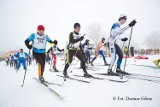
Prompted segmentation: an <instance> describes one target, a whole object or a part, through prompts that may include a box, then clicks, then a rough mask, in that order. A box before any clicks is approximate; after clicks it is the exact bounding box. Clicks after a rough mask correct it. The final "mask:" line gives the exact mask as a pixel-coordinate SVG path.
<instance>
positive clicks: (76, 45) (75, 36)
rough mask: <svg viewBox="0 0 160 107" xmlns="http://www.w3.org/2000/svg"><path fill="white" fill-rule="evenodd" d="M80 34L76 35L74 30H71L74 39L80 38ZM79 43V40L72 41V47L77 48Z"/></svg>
mask: <svg viewBox="0 0 160 107" xmlns="http://www.w3.org/2000/svg"><path fill="white" fill-rule="evenodd" d="M80 36H81V35H80V34H79V35H77V34H75V33H74V32H73V37H74V39H79V38H80ZM79 45H80V41H79V42H77V43H74V44H73V47H74V48H78V47H79Z"/></svg>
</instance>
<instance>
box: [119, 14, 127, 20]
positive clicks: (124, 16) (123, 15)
mask: <svg viewBox="0 0 160 107" xmlns="http://www.w3.org/2000/svg"><path fill="white" fill-rule="evenodd" d="M121 19H125V20H127V15H125V14H121V15H120V16H119V21H120V20H121Z"/></svg>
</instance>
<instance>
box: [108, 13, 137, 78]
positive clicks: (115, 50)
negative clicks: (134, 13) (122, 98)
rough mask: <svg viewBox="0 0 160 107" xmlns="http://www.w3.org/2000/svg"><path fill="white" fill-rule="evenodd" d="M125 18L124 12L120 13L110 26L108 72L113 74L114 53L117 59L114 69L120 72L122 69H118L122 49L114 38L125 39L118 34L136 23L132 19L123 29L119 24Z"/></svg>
mask: <svg viewBox="0 0 160 107" xmlns="http://www.w3.org/2000/svg"><path fill="white" fill-rule="evenodd" d="M126 20H127V16H126V15H125V14H121V15H120V16H119V20H118V22H117V23H114V24H113V26H112V28H111V32H110V38H109V49H110V53H111V60H110V66H109V68H108V74H111V75H112V74H113V75H114V74H115V73H114V72H113V71H112V67H113V65H114V62H115V60H116V54H117V55H118V57H119V58H118V61H117V69H116V73H122V70H121V69H120V67H121V63H122V59H123V52H122V49H121V48H120V47H119V46H118V45H117V44H116V40H117V39H121V40H122V41H124V42H125V41H127V40H128V38H126V37H125V38H121V37H120V35H121V34H122V33H124V32H125V31H126V30H127V29H128V28H129V27H132V26H134V25H135V24H136V21H135V20H133V21H132V22H131V23H130V24H129V25H127V26H126V27H124V28H123V29H121V27H120V26H121V25H123V24H124V23H125V22H126Z"/></svg>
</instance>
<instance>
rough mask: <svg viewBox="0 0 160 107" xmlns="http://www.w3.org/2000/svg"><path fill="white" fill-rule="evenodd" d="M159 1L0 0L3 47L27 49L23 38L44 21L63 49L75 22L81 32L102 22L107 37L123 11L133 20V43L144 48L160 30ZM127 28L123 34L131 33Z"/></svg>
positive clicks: (52, 37) (1, 43)
mask: <svg viewBox="0 0 160 107" xmlns="http://www.w3.org/2000/svg"><path fill="white" fill-rule="evenodd" d="M159 11H160V0H0V31H1V34H0V37H1V42H0V50H1V51H6V50H14V49H19V48H24V49H26V47H25V45H24V40H25V39H26V38H27V37H28V36H29V35H30V34H31V33H35V32H36V31H37V26H38V25H39V24H43V25H44V26H45V28H46V30H45V33H46V34H48V35H49V36H50V38H51V39H52V40H54V39H57V40H58V41H59V43H58V45H59V47H61V48H63V47H64V46H65V44H66V42H67V41H68V35H69V33H70V32H71V31H73V24H74V23H75V22H79V23H80V24H81V26H82V29H81V33H82V34H84V33H85V32H86V28H87V26H88V25H89V24H91V23H94V22H97V23H101V24H102V25H103V26H104V28H105V30H106V31H107V32H106V35H105V36H106V37H107V36H109V32H110V29H111V26H112V24H113V23H115V22H117V20H118V17H119V15H120V14H122V13H124V14H126V15H127V17H128V19H127V22H126V24H128V23H129V22H130V21H132V20H133V19H136V20H137V25H136V26H135V27H134V30H133V42H135V43H136V44H138V45H139V46H140V47H145V44H144V42H143V41H144V38H145V37H146V36H147V35H148V34H150V33H152V32H155V31H160V27H159V25H160V21H159V20H160V14H159ZM129 32H130V30H128V31H127V32H126V33H125V34H124V35H129Z"/></svg>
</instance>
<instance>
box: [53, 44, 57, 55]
mask: <svg viewBox="0 0 160 107" xmlns="http://www.w3.org/2000/svg"><path fill="white" fill-rule="evenodd" d="M52 51H53V52H52V53H53V54H57V53H58V49H57V46H54V47H52Z"/></svg>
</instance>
